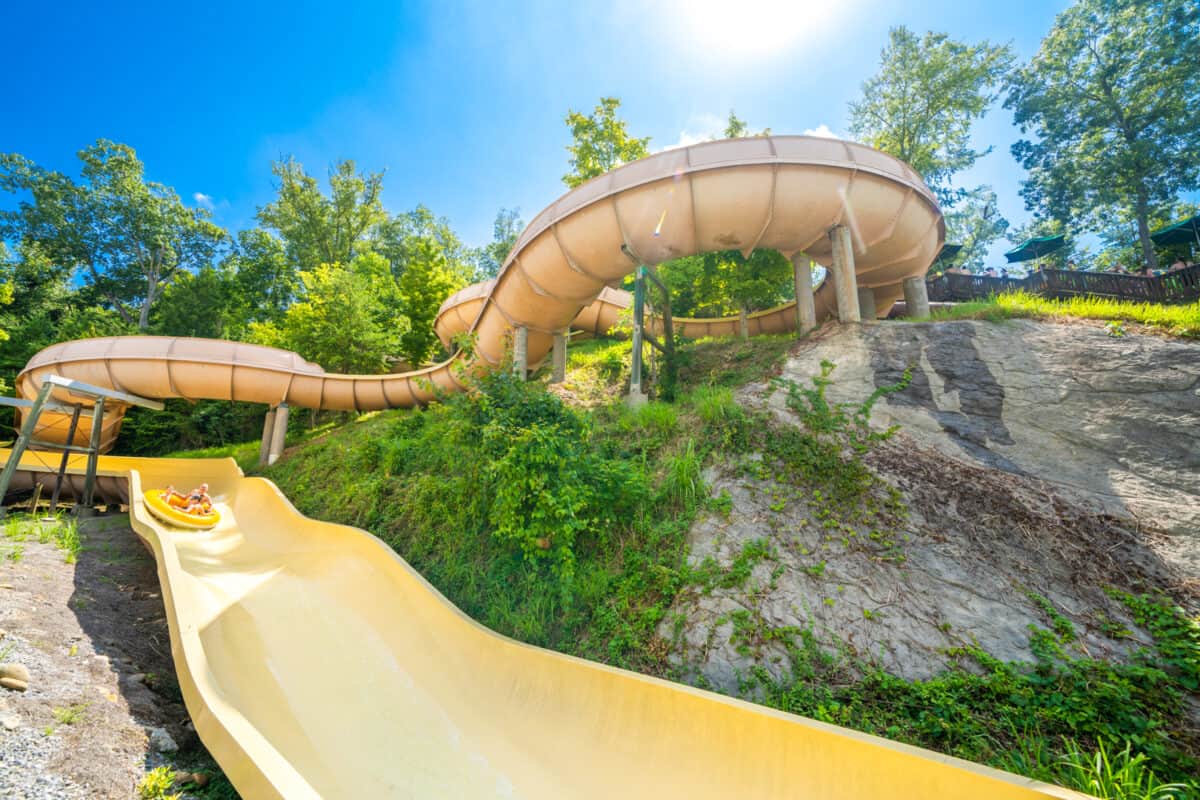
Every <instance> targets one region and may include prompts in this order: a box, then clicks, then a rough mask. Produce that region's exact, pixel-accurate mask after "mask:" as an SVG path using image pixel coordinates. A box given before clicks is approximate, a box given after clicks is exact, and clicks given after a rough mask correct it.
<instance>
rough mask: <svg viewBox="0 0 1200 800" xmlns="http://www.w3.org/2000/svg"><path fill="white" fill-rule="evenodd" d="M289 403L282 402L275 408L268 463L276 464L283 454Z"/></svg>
mask: <svg viewBox="0 0 1200 800" xmlns="http://www.w3.org/2000/svg"><path fill="white" fill-rule="evenodd" d="M287 426H288V405H287V403H280V404H279V405H278V407H276V409H275V421H274V422H273V423H272V424H271V450H270V452H268V453H267V464H274V463H275V462H276V461H278V460H279V457H280V456H281V455H283V443H284V439H285V438H286V437H287Z"/></svg>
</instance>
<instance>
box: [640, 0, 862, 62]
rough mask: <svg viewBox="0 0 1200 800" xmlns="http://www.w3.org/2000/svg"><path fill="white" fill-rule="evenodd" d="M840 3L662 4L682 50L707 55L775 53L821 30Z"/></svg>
mask: <svg viewBox="0 0 1200 800" xmlns="http://www.w3.org/2000/svg"><path fill="white" fill-rule="evenodd" d="M839 7H841V8H842V9H843V10H844V8H845V4H840V6H839V4H836V3H832V2H828V1H827V0H826V2H822V1H821V0H666V2H664V3H662V5H661V10H662V11H663V12H664V17H665V19H664V20H663V21H664V22H665V23H666V25H668V26H673V27H675V28H676V32H677V34H678V35H679V37H680V38H681V39H683V40H684V41H682V42H680V44H683V45H685V46H687V47H688V49H698V50H702V51H706V52H708V53H710V54H712V55H726V56H737V57H743V56H751V55H754V54H758V55H769V54H773V53H776V52H778V51H780V50H782V49H784V48H786V47H788V46H789V45H794V44H796V43H798V42H800V41H802V40H804V39H808V38H810V37H811V36H812V35H813V34H814V33H816V32H818V31H820V30H821V29H823V28H825V27H826V23H827V22H828V20H829V18H830V17H831V16H832V15H833V13H834V12H835V11H836V10H837V9H838V8H839Z"/></svg>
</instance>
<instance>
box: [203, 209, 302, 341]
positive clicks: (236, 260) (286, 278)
mask: <svg viewBox="0 0 1200 800" xmlns="http://www.w3.org/2000/svg"><path fill="white" fill-rule="evenodd" d="M221 267H222V269H223V270H224V271H225V272H227V273H232V275H233V280H234V283H235V284H236V291H237V297H238V301H239V305H240V306H241V307H242V309H243V311H244V314H245V322H247V323H249V322H269V321H278V320H280V319H282V318H283V315H284V313H285V312H286V311H287V308H288V306H289V305H291V303H292V300H293V299H294V298H295V297H296V294H297V292H299V291H300V272H299V270H298V269H297V268H296V264H295V262H293V261H291V260H290V259H289V258H288V257H287V253H286V251H285V249H284V245H283V242H282V241H280V240H279V239H278V238H276V237H275V236H272V235H271V234H270V233H268V232H267V231H264V230H263V229H261V228H251V229H249V230H244V231H240V232H239V233H238V235H237V242H236V244H235V245H234V247H233V249H232V251H231V252H230V253H229V255H228V256H227V257H226V258H225V260H224V261H223V262H222V264H221Z"/></svg>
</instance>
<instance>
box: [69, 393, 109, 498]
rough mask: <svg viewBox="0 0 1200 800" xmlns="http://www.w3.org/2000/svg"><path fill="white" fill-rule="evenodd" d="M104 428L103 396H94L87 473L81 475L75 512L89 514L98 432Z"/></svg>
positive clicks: (98, 439)
mask: <svg viewBox="0 0 1200 800" xmlns="http://www.w3.org/2000/svg"><path fill="white" fill-rule="evenodd" d="M102 430H104V396H103V395H101V396H100V397H97V398H96V405H95V406H94V407H93V408H92V435H91V438H90V439H89V440H88V454H87V474H86V475H84V476H83V498H82V500H81V502H80V503H79V505H77V506H76V507H75V508H76V513H77V514H79V513H81V514H90V513H91V510H92V500H93V499H94V498H95V494H96V463H97V461H98V460H99V458H100V432H101V431H102Z"/></svg>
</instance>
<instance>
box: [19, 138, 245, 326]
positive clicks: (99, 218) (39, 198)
mask: <svg viewBox="0 0 1200 800" xmlns="http://www.w3.org/2000/svg"><path fill="white" fill-rule="evenodd" d="M78 155H79V160H80V161H81V162H82V164H83V166H82V169H81V177H82V180H81V181H80V182H78V183H77V182H75V181H74V180H72V179H71V178H69V177H68V176H66V175H63V174H62V173H59V172H54V171H51V170H47V169H44V168H42V167H40V166H38V165H37V164H35V163H33V162H32V161H30V160H29V159H27V158H25V157H24V156H21V155H19V154H16V153H5V154H0V190H3V191H7V192H12V193H15V194H17V195H18V196H19V197H21V200H20V201H19V202H18V204H17V207H16V209H13V210H8V211H2V212H0V238H4V239H8V240H10V241H17V242H29V243H33V244H36V246H37V248H38V249H39V251H40V254H41V255H42V256H44V257H45V258H46V259H48V260H49V262H50V263H51V264H53V265H54V269H55V270H64V271H71V270H77V269H78V270H82V271H83V272H84V274H85V275H86V276H87V278H88V280H89V281H90V284H91V287H92V289H93V290H94V291H95V292H96V294H97V295H98V296H99V298H101V299H102V301H103V302H104V303H105V304H106V306H107V307H108V308H110V309H112V310H113V311H115V312H116V313H117V314H118V315H120V317H121V319H122V320H124V321H125V322H126V323H133V322H134V321H135V320H136V322H137V326H138V327H139V328H141V329H145V328H146V327H148V326H149V323H150V310H151V308H152V307H153V305H154V302H155V300H157V299H158V297H159V296H160V295H161V294H162V292H163V289H164V288H165V287H166V286H167V285H168V284H169V283H170V282H171V281H172V280H174V279H175V278H176V277H177V276H178V275H180V274H182V273H183V272H184V271H186V270H189V269H194V268H196V267H198V266H200V265H203V264H206V263H208V262H209V261H210V260H211V259H212V258H213V256H214V254H215V252H216V249H217V246H218V245H219V244H220V243H221V242H222V241H223V240H224V239H225V232H224V231H223V230H221V228H219V227H217V226H216V225H214V224H212V222H210V221H209V214H208V212H207V211H205V210H204V209H197V208H187V207H186V206H184V205H183V203H182V202H181V201H180V199H179V196H178V195H177V194H176V193H175V191H174V190H173V189H170V188H168V187H166V186H163V185H162V184H158V183H152V182H147V181H146V179H145V169H144V167H143V165H142V162H141V161H140V160H138V157H137V154H136V153H135V152H134V150H133V148H132V147H129V146H128V145H123V144H117V143H115V142H110V141H108V140H105V139H101V140H99V141H97V142H96V144H94V145H92V146H91V147H88V148H86V149H84V150H81V151H80V152H79V154H78Z"/></svg>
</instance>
